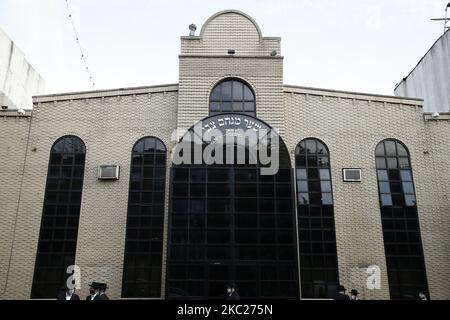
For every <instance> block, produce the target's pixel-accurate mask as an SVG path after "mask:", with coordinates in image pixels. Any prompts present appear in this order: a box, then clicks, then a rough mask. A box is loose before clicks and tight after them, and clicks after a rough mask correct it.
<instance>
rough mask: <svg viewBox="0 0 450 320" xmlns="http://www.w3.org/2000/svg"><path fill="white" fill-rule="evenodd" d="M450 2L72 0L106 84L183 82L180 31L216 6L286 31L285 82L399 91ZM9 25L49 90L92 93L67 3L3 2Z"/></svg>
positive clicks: (273, 31)
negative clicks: (437, 18)
mask: <svg viewBox="0 0 450 320" xmlns="http://www.w3.org/2000/svg"><path fill="white" fill-rule="evenodd" d="M448 1H449V0H281V1H275V0H245V1H244V0H240V1H237V0H168V1H160V0H158V1H157V0H70V1H69V2H70V3H71V7H72V11H73V13H74V18H75V20H76V24H77V26H78V31H79V33H80V38H81V42H82V45H83V47H84V50H85V53H86V56H87V60H88V64H89V67H90V69H91V71H92V73H93V75H94V79H95V82H96V83H97V87H98V88H99V89H107V88H123V87H130V86H143V85H155V84H166V83H177V82H178V54H179V51H180V38H179V37H180V36H181V35H188V33H189V30H188V25H189V24H191V23H195V24H197V27H198V29H197V33H198V32H199V30H200V28H201V26H202V25H203V23H204V22H205V21H206V19H207V18H208V17H209V16H211V15H212V14H214V13H215V12H217V11H221V10H224V9H237V10H241V11H244V12H246V13H247V14H249V15H250V16H252V17H253V18H254V19H255V20H256V22H257V23H258V24H259V26H260V28H261V30H262V33H263V35H264V36H280V37H281V38H282V55H284V57H285V60H284V83H285V84H293V85H302V86H311V87H321V88H329V89H341V90H350V91H360V92H370V93H379V94H392V93H393V89H394V86H395V84H396V83H397V82H399V81H400V80H401V79H402V78H403V77H405V76H406V75H408V73H409V72H410V71H411V70H412V69H413V68H414V67H415V65H416V64H417V62H418V61H419V60H420V58H422V56H423V55H424V54H425V53H426V52H427V50H428V49H429V48H430V47H431V45H432V44H433V43H434V42H435V41H436V40H437V38H438V37H439V36H440V35H442V32H443V24H442V23H440V22H431V21H430V18H436V17H443V15H444V8H445V6H446V4H447V3H448ZM0 28H2V29H3V30H4V31H5V32H6V33H7V34H8V35H9V36H10V37H11V38H12V39H13V40H14V41H15V42H16V44H17V45H18V46H19V47H20V48H21V49H22V50H23V51H24V52H25V54H26V56H27V59H28V60H29V62H30V63H31V64H32V65H33V66H34V68H35V69H36V70H37V71H38V72H39V73H40V74H41V75H42V76H43V77H44V78H45V80H46V82H47V93H54V92H67V91H79V90H90V89H91V86H90V82H89V79H88V76H87V74H86V72H85V70H84V67H83V65H82V63H81V59H80V54H79V51H78V49H77V47H76V43H75V40H74V36H73V33H72V29H71V25H70V22H69V19H68V17H67V11H66V5H65V1H64V0H0Z"/></svg>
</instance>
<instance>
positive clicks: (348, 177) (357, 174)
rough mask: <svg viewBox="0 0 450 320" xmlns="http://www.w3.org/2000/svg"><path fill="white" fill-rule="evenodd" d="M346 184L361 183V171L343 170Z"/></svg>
mask: <svg viewBox="0 0 450 320" xmlns="http://www.w3.org/2000/svg"><path fill="white" fill-rule="evenodd" d="M342 174H343V176H344V182H361V181H362V176H361V169H342Z"/></svg>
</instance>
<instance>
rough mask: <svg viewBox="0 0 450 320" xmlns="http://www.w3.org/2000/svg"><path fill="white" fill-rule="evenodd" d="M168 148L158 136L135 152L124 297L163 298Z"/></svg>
mask: <svg viewBox="0 0 450 320" xmlns="http://www.w3.org/2000/svg"><path fill="white" fill-rule="evenodd" d="M166 157H167V148H166V146H165V145H164V143H163V142H162V141H161V140H160V139H158V138H155V137H145V138H142V139H140V140H139V141H137V142H136V144H135V145H134V146H133V150H132V153H131V169H130V187H129V196H128V213H127V230H126V237H125V253H124V267H123V279H122V297H124V298H158V297H160V296H161V271H162V270H161V268H162V252H163V250H162V247H163V232H164V203H165V190H166Z"/></svg>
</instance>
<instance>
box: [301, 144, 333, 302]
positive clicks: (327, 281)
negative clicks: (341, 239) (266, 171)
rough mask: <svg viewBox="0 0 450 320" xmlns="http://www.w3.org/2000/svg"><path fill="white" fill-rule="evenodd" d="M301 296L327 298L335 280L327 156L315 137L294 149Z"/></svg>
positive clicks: (331, 208)
mask: <svg viewBox="0 0 450 320" xmlns="http://www.w3.org/2000/svg"><path fill="white" fill-rule="evenodd" d="M295 162H296V180H297V209H298V233H299V253H300V283H301V287H302V297H303V298H330V297H332V296H333V294H335V292H336V286H337V285H338V284H339V272H338V261H337V250H336V231H335V224H334V208H333V192H332V187H331V173H330V156H329V153H328V149H327V147H326V146H325V145H324V144H323V143H322V142H320V141H319V140H317V139H306V140H303V141H302V142H300V143H299V145H298V146H297V148H296V150H295Z"/></svg>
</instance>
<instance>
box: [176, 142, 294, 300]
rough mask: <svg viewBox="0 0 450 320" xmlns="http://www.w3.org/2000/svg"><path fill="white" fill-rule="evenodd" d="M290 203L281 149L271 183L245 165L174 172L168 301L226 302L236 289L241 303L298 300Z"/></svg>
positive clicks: (269, 177) (284, 154) (287, 168)
mask: <svg viewBox="0 0 450 320" xmlns="http://www.w3.org/2000/svg"><path fill="white" fill-rule="evenodd" d="M235 148H236V145H235ZM236 150H237V149H236ZM235 154H236V153H235ZM246 158H247V159H249V154H248V150H247V154H246ZM292 199H293V188H292V175H291V169H290V159H289V153H288V151H287V149H286V147H285V146H284V143H282V147H281V150H280V170H279V171H278V173H277V174H276V175H261V174H260V165H250V164H242V165H237V164H234V165H218V164H215V165H205V164H198V165H176V166H174V167H173V169H172V190H171V207H170V212H169V217H170V218H169V249H168V263H167V265H168V267H167V270H168V276H167V297H168V298H170V299H174V298H183V299H186V298H190V299H217V298H222V299H223V298H224V297H225V294H226V285H227V284H228V283H230V282H233V283H236V285H237V291H238V292H239V294H240V295H241V297H242V298H243V299H251V298H253V299H259V298H282V299H297V298H298V297H299V288H298V265H297V249H296V247H297V246H296V236H295V235H296V232H295V229H296V228H295V215H294V213H293V201H292Z"/></svg>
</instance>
